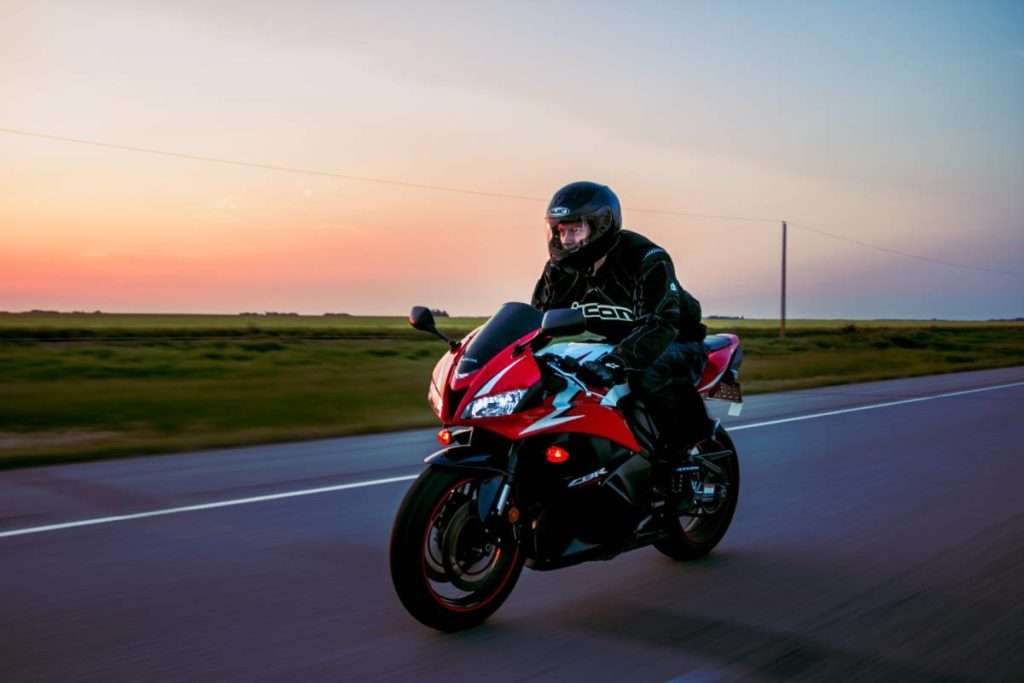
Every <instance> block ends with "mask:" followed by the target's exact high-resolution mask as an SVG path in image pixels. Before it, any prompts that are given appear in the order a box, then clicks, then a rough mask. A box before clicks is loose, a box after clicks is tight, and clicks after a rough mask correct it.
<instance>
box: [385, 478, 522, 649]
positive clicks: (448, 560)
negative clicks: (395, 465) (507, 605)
mask: <svg viewBox="0 0 1024 683" xmlns="http://www.w3.org/2000/svg"><path fill="white" fill-rule="evenodd" d="M486 478H487V475H486V474H485V473H479V474H477V473H474V472H471V471H456V470H444V469H439V468H430V469H428V470H426V471H425V472H423V474H421V475H420V476H419V478H417V479H416V481H415V482H413V485H412V486H411V487H410V488H409V491H408V492H407V493H406V494H405V498H404V499H402V504H401V506H399V508H398V514H397V515H396V516H395V522H394V526H393V527H392V529H391V580H392V582H393V583H394V585H395V592H397V593H398V598H399V600H401V601H402V604H403V605H404V606H405V608H406V609H407V610H409V613H410V614H412V616H414V617H415V618H416V619H417V620H419V621H420V622H422V623H423V624H426V625H427V626H430V627H431V628H436V629H438V630H441V631H459V630H461V629H465V628H470V627H472V626H476V625H477V624H480V623H481V622H483V621H484V620H485V619H487V617H489V616H490V615H491V614H493V613H494V611H495V610H496V609H498V607H500V606H501V604H502V603H503V602H504V601H505V599H506V598H507V597H508V595H509V593H511V592H512V588H513V587H514V586H515V584H516V581H517V580H518V579H519V574H520V572H521V571H522V569H523V560H524V558H523V554H522V552H520V548H519V544H518V543H517V542H516V540H515V538H513V536H512V532H511V529H510V528H508V527H507V525H504V526H503V528H502V526H499V525H498V524H492V525H491V526H493V527H496V528H489V527H488V526H486V525H485V524H484V523H483V522H481V520H480V519H479V516H478V514H477V510H476V507H477V506H476V500H475V495H476V492H477V490H478V488H479V486H480V483H481V482H483V481H484V480H486Z"/></svg>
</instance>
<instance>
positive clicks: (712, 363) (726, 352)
mask: <svg viewBox="0 0 1024 683" xmlns="http://www.w3.org/2000/svg"><path fill="white" fill-rule="evenodd" d="M719 336H722V337H728V338H729V345H728V346H725V347H723V348H721V349H718V350H717V351H712V352H711V353H709V354H708V363H707V365H706V366H704V374H703V375H702V376H701V378H700V384H699V385H698V386H699V387H700V391H702V392H706V391H709V390H710V389H711V388H713V387H714V386H715V385H716V384H718V381H719V380H720V379H721V378H722V375H723V374H724V373H725V371H726V370H727V369H728V368H729V361H731V360H732V354H733V353H734V352H735V351H736V349H737V348H738V347H739V345H740V338H739V337H737V336H736V335H735V334H722V335H719Z"/></svg>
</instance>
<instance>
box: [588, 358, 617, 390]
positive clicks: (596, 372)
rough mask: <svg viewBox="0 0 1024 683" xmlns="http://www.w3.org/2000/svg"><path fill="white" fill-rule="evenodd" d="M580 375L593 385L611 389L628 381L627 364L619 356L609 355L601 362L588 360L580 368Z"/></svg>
mask: <svg viewBox="0 0 1024 683" xmlns="http://www.w3.org/2000/svg"><path fill="white" fill-rule="evenodd" d="M579 374H580V375H582V376H583V379H585V380H587V381H588V382H590V383H592V384H598V385H600V386H603V387H610V386H612V385H615V384H622V383H623V382H624V381H626V364H625V363H623V362H622V359H621V358H619V357H618V356H615V355H612V354H608V355H607V356H604V357H602V358H601V360H588V361H587V362H586V363H584V364H583V365H581V366H580V372H579Z"/></svg>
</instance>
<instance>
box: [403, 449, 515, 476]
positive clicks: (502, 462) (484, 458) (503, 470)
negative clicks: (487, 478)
mask: <svg viewBox="0 0 1024 683" xmlns="http://www.w3.org/2000/svg"><path fill="white" fill-rule="evenodd" d="M423 462H425V463H427V464H428V465H432V466H434V467H443V468H446V469H457V470H477V471H479V470H482V471H485V472H489V473H491V474H503V475H506V476H508V475H509V474H510V472H509V471H508V458H507V457H506V456H504V455H500V456H499V455H496V454H494V453H489V452H487V451H483V450H481V449H480V448H479V447H474V446H472V445H470V444H456V445H452V446H448V447H447V448H442V449H441V450H439V451H437V452H435V453H431V454H430V455H428V456H427V457H426V458H424V459H423Z"/></svg>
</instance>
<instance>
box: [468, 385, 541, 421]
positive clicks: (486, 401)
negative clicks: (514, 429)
mask: <svg viewBox="0 0 1024 683" xmlns="http://www.w3.org/2000/svg"><path fill="white" fill-rule="evenodd" d="M525 394H526V389H516V390H515V391H504V392H502V393H500V394H494V395H493V396H484V397H483V398H478V399H476V400H475V401H473V402H472V403H470V404H469V405H468V406H466V410H465V411H463V413H462V417H463V418H464V419H469V420H475V419H477V418H480V417H501V416H503V415H511V414H512V411H513V410H515V409H516V406H517V405H519V401H520V400H522V398H523V395H525Z"/></svg>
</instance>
